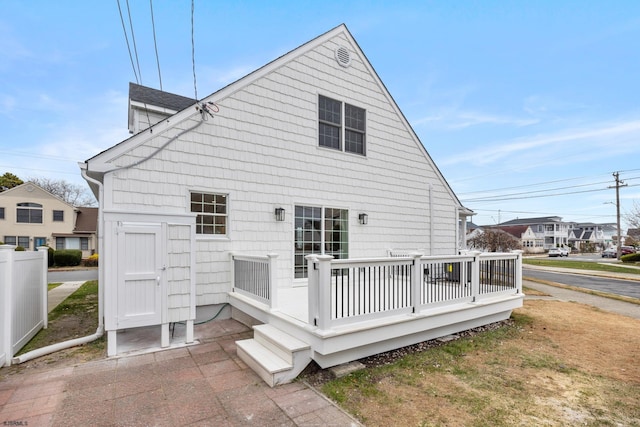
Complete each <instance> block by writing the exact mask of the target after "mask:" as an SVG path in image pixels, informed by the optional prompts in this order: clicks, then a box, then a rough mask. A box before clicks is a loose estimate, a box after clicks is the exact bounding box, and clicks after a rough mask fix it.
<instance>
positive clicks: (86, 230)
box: [53, 207, 98, 258]
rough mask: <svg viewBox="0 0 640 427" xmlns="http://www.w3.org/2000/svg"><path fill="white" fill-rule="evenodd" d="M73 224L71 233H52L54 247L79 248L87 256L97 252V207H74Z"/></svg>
mask: <svg viewBox="0 0 640 427" xmlns="http://www.w3.org/2000/svg"><path fill="white" fill-rule="evenodd" d="M75 219H76V220H75V225H74V227H73V230H72V231H71V233H54V234H53V237H54V238H55V248H54V249H56V250H58V249H80V250H82V257H83V258H87V257H89V256H91V255H93V254H94V253H96V252H97V239H96V236H97V233H96V231H97V230H96V228H97V225H98V208H89V207H80V208H76V216H75Z"/></svg>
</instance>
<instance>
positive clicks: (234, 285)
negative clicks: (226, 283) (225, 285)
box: [229, 252, 236, 292]
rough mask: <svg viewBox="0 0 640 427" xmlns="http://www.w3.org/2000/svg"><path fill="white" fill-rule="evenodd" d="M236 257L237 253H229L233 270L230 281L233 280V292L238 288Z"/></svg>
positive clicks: (231, 270)
mask: <svg viewBox="0 0 640 427" xmlns="http://www.w3.org/2000/svg"><path fill="white" fill-rule="evenodd" d="M234 256H235V252H229V263H230V264H231V268H230V270H229V271H230V275H231V277H230V279H231V292H234V291H235V287H236V277H235V271H236V260H235V259H233V257H234Z"/></svg>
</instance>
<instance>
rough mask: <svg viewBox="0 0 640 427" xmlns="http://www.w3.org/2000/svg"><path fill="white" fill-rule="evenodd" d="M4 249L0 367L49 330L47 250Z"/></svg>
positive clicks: (0, 270)
mask: <svg viewBox="0 0 640 427" xmlns="http://www.w3.org/2000/svg"><path fill="white" fill-rule="evenodd" d="M14 249H15V246H12V245H2V246H0V367H1V366H4V365H7V366H8V365H10V364H11V358H12V357H13V356H14V354H16V353H17V352H18V351H20V349H21V348H22V347H24V345H25V344H26V343H28V342H29V340H30V339H31V338H33V336H34V335H35V334H36V333H38V331H39V330H40V329H42V328H43V327H44V328H46V327H47V248H38V252H15V251H14Z"/></svg>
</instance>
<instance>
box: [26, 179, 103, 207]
mask: <svg viewBox="0 0 640 427" xmlns="http://www.w3.org/2000/svg"><path fill="white" fill-rule="evenodd" d="M29 181H31V182H33V183H34V184H36V185H38V186H39V187H42V189H44V190H46V191H48V192H49V193H51V194H53V195H55V196H58V197H59V198H61V199H62V200H64V201H65V202H67V203H69V204H70V205H72V206H76V207H77V206H95V204H96V199H95V198H94V197H93V195H92V194H91V193H90V192H89V189H88V188H86V187H82V186H80V185H77V184H72V183H70V182H67V181H65V180H64V179H51V178H30V179H29Z"/></svg>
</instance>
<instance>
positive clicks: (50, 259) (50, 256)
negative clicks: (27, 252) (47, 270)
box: [47, 246, 56, 267]
mask: <svg viewBox="0 0 640 427" xmlns="http://www.w3.org/2000/svg"><path fill="white" fill-rule="evenodd" d="M47 252H48V254H47V255H48V258H47V266H49V267H53V254H54V253H55V252H56V251H55V249H53V248H52V247H50V246H47Z"/></svg>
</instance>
